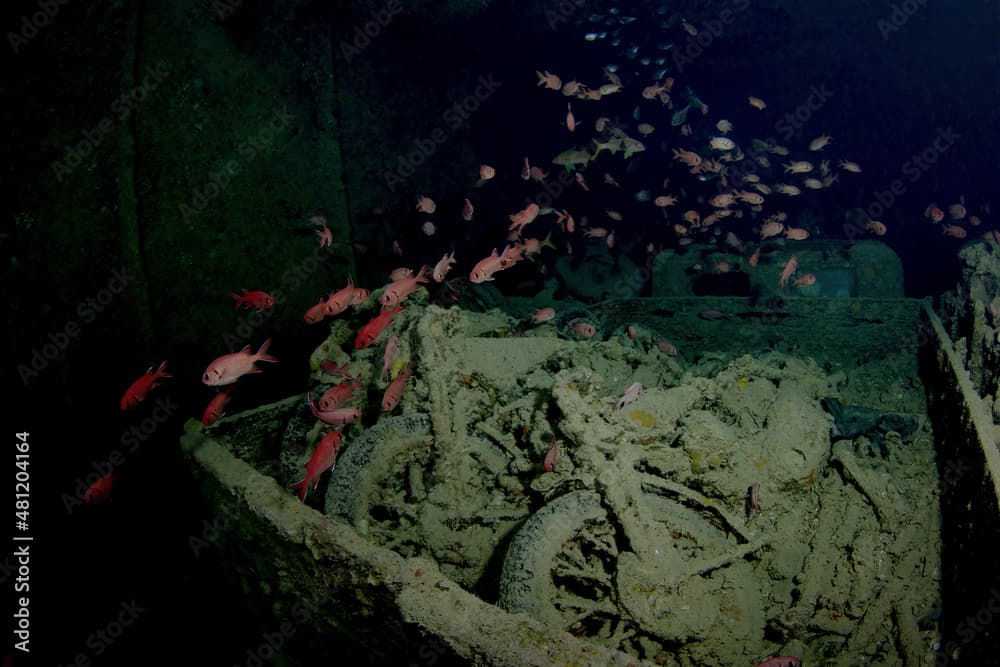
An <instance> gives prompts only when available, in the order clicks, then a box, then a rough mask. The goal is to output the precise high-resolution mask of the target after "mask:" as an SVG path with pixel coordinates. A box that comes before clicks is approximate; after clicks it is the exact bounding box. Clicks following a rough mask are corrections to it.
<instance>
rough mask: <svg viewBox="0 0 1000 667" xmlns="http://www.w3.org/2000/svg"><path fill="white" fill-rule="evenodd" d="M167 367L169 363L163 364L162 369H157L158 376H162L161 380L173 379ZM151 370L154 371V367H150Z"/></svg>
mask: <svg viewBox="0 0 1000 667" xmlns="http://www.w3.org/2000/svg"><path fill="white" fill-rule="evenodd" d="M166 367H167V362H166V361H164V362H163V363H162V364H160V367H159V368H158V369H156V374H157V375H158V376H160V377H161V378H172V377H173V375H171V374H170V373H167V372H166V370H165V369H166ZM150 370H152V367H150Z"/></svg>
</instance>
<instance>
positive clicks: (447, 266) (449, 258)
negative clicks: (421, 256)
mask: <svg viewBox="0 0 1000 667" xmlns="http://www.w3.org/2000/svg"><path fill="white" fill-rule="evenodd" d="M454 263H455V251H454V250H452V251H451V254H450V255H449V254H448V253H445V254H444V257H442V258H441V259H439V260H438V263H437V264H435V265H434V282H436V283H442V282H444V277H445V276H446V275H448V272H449V271H450V270H451V265H452V264H454Z"/></svg>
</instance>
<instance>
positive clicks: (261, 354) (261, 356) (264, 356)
mask: <svg viewBox="0 0 1000 667" xmlns="http://www.w3.org/2000/svg"><path fill="white" fill-rule="evenodd" d="M269 347H271V339H270V338H268V339H267V340H265V341H264V343H263V345H261V346H260V349H259V350H257V354H255V355H254V356H255V357H257V361H270V362H271V363H274V364H276V363H278V360H277V359H276V358H275V357H272V356H271V355H270V354H268V353H267V348H269ZM247 349H248V350H249V349H250V346H249V345H247ZM258 372H259V370H258Z"/></svg>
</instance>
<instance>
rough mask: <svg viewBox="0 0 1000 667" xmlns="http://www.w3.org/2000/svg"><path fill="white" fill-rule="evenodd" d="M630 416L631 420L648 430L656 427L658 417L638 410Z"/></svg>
mask: <svg viewBox="0 0 1000 667" xmlns="http://www.w3.org/2000/svg"><path fill="white" fill-rule="evenodd" d="M628 416H629V419H632V420H634V421H637V422H639V423H640V424H642V425H643V426H645V427H646V428H652V427H654V426H656V417H654V416H653V415H651V414H649V413H648V412H646V411H645V410H638V409H636V410H633V411H632V412H630V413H628Z"/></svg>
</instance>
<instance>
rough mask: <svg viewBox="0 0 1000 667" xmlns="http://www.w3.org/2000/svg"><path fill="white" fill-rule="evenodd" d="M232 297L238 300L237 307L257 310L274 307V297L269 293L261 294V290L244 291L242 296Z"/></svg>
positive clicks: (234, 295)
mask: <svg viewBox="0 0 1000 667" xmlns="http://www.w3.org/2000/svg"><path fill="white" fill-rule="evenodd" d="M232 297H233V298H234V299H236V307H237V308H239V307H240V306H244V307H245V308H248V309H249V308H256V309H257V310H267V309H268V308H270V307H271V306H273V305H274V297H273V296H271V295H270V294H268V293H267V292H261V291H260V290H250V291H249V292H248V291H247V290H243V294H242V295H241V296H237V295H236V294H233V295H232Z"/></svg>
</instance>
